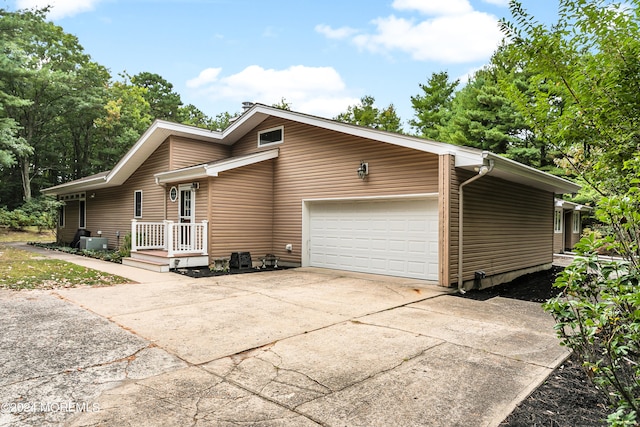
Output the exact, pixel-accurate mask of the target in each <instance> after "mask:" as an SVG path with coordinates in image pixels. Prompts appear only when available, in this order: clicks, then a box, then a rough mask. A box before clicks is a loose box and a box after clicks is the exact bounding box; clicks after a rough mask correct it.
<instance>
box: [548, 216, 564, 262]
mask: <svg viewBox="0 0 640 427" xmlns="http://www.w3.org/2000/svg"><path fill="white" fill-rule="evenodd" d="M564 220H565V218H564V214H563V223H562V230H563V231H562V232H559V233H556V231H555V227H554V226H552V228H551V232H552V233H553V252H554V253H556V254H561V253H563V252H564V233H565V232H566V230H567V227H566V224H565V223H564Z"/></svg>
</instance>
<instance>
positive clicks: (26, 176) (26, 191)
mask: <svg viewBox="0 0 640 427" xmlns="http://www.w3.org/2000/svg"><path fill="white" fill-rule="evenodd" d="M20 176H21V177H22V193H23V198H24V201H25V202H28V201H29V200H31V175H30V173H29V159H28V158H24V157H23V158H22V159H20Z"/></svg>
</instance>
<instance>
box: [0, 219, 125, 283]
mask: <svg viewBox="0 0 640 427" xmlns="http://www.w3.org/2000/svg"><path fill="white" fill-rule="evenodd" d="M38 238H39V239H40V240H39V239H38ZM54 240H55V237H53V235H52V234H50V233H49V234H46V233H45V234H41V233H38V232H37V230H31V231H19V232H16V231H7V230H0V289H14V290H19V289H54V288H72V287H76V286H85V285H86V286H109V285H115V284H118V283H127V282H129V280H128V279H125V278H124V277H120V276H115V275H112V274H108V273H103V272H101V271H97V270H93V269H90V268H87V267H82V266H79V265H76V264H73V263H70V262H66V261H60V260H54V259H46V258H43V257H41V256H38V255H37V254H34V253H32V252H27V251H24V250H21V249H17V248H13V247H10V246H8V245H6V244H3V243H9V242H21V241H22V242H24V241H30V242H33V241H42V242H51V241H54Z"/></svg>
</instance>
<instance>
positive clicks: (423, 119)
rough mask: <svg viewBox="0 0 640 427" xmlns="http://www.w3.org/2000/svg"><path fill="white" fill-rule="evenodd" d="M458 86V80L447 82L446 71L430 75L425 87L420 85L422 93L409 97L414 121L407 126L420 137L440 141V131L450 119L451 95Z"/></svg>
mask: <svg viewBox="0 0 640 427" xmlns="http://www.w3.org/2000/svg"><path fill="white" fill-rule="evenodd" d="M459 84H460V80H455V81H453V82H449V74H448V73H447V72H446V71H441V72H439V73H432V74H431V77H430V78H429V80H428V81H427V84H426V85H425V84H420V89H421V90H422V92H423V93H422V94H418V95H416V96H412V97H411V106H412V107H413V110H414V112H415V119H411V120H409V124H410V125H411V126H412V127H413V128H414V129H416V131H418V133H419V134H420V135H421V136H422V137H424V138H428V139H432V140H435V141H440V140H442V137H441V129H442V126H444V125H445V124H446V123H448V122H449V120H450V119H451V116H452V114H453V112H452V111H451V110H452V103H453V94H454V91H455V90H456V87H458V85H459Z"/></svg>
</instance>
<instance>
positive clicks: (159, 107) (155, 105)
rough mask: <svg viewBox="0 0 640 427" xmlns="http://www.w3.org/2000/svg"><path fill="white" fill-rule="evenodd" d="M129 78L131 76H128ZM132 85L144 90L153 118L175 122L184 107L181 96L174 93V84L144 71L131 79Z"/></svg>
mask: <svg viewBox="0 0 640 427" xmlns="http://www.w3.org/2000/svg"><path fill="white" fill-rule="evenodd" d="M127 77H129V76H127ZM130 80H131V83H132V84H133V85H134V86H136V87H140V88H144V89H145V91H144V92H143V97H144V99H145V100H146V101H147V102H148V103H149V106H150V108H151V117H152V118H153V119H154V120H155V119H161V120H169V121H172V122H175V121H177V120H178V117H179V110H180V107H181V106H182V100H181V99H180V95H179V94H177V93H176V92H174V91H173V84H171V83H169V82H168V81H167V80H165V79H164V78H162V77H161V76H160V75H158V74H155V73H149V72H147V71H143V72H141V73H138V74H136V75H135V76H133V77H130Z"/></svg>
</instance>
